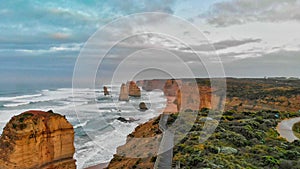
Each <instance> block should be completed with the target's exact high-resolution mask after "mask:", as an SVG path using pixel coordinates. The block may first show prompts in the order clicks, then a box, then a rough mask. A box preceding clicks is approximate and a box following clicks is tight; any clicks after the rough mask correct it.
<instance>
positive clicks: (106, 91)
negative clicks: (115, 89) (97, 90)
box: [103, 86, 109, 96]
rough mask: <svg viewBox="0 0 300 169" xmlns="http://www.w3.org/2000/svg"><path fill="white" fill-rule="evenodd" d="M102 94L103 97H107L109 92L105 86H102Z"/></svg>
mask: <svg viewBox="0 0 300 169" xmlns="http://www.w3.org/2000/svg"><path fill="white" fill-rule="evenodd" d="M103 93H104V96H107V95H109V91H108V90H107V87H106V86H103Z"/></svg>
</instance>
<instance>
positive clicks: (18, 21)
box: [0, 0, 300, 80]
mask: <svg viewBox="0 0 300 169" xmlns="http://www.w3.org/2000/svg"><path fill="white" fill-rule="evenodd" d="M0 1H1V2H0V17H1V21H0V60H1V61H2V62H3V63H4V62H5V63H8V61H7V60H8V59H7V58H8V57H10V58H13V57H15V59H16V61H15V62H18V60H19V58H20V57H21V58H28V59H27V61H28V62H30V60H32V63H35V62H36V60H40V59H36V58H47V57H52V58H55V60H60V58H65V57H70V58H72V59H71V61H70V64H69V65H68V66H67V67H68V68H70V67H72V65H73V66H74V63H75V61H74V59H76V58H77V57H78V55H79V53H80V51H81V50H82V48H83V47H84V45H85V43H86V42H87V40H88V39H89V38H90V37H91V36H92V35H94V33H95V32H96V31H97V30H98V29H100V28H102V27H103V26H105V25H107V24H109V23H111V22H112V21H114V20H116V19H120V18H122V17H123V16H127V15H130V14H135V13H142V12H160V13H166V14H170V15H173V16H176V17H178V18H181V19H183V20H186V21H187V22H189V23H190V24H192V25H194V26H195V27H197V28H198V29H199V30H200V31H201V32H202V34H203V35H202V36H201V38H202V40H203V39H205V40H207V41H208V42H209V44H210V45H212V46H213V47H214V49H215V52H216V53H217V55H218V56H219V57H220V59H221V61H222V64H223V66H224V71H225V75H226V76H238V77H264V76H295V77H300V69H299V63H300V57H299V54H300V33H299V30H300V0H284V1H283V0H201V1H200V0H151V1H150V0H85V1H71V0H69V1H68V0H53V1H41V0H40V1H38V0H27V1H22V0H14V1H4V0H0ZM160 22H161V18H155V17H153V18H152V20H149V21H147V22H146V23H147V24H148V25H150V24H152V25H151V26H153V27H155V26H161V24H162V23H160ZM173 24H174V23H173ZM177 26H178V25H177ZM177 26H176V25H175V27H174V25H169V27H165V28H164V29H165V30H170V31H172V29H174V28H175V29H178V27H177ZM119 28H120V29H122V30H123V29H125V28H124V27H122V26H120V27H119ZM127 29H128V30H127V31H128V32H133V30H132V29H135V28H132V27H128V28H127ZM128 32H125V33H128ZM189 33H190V32H189V30H186V31H185V33H184V34H185V35H186V40H185V42H186V43H187V44H188V46H192V47H193V49H194V50H195V51H196V52H199V53H201V52H205V51H207V46H206V45H205V44H202V43H201V41H199V39H200V40H201V38H198V37H191V36H190V35H189ZM107 36H108V37H99V39H100V40H99V43H100V42H106V43H107V42H108V39H109V38H110V37H109V36H113V34H108V35H107ZM101 38H102V39H101ZM197 38H198V41H197V40H195V39H197ZM126 43H127V44H126ZM147 43H148V44H149V43H151V44H156V45H158V46H164V47H165V49H169V50H171V51H173V52H175V53H177V54H178V55H180V57H182V58H183V60H184V62H186V63H187V64H189V65H190V66H191V67H193V66H194V67H197V65H193V64H194V62H195V60H193V59H190V58H189V57H188V56H185V54H187V53H189V52H190V49H188V48H186V47H184V46H182V44H180V43H178V42H176V41H175V40H170V39H168V38H166V37H163V36H161V35H151V36H146V37H142V36H140V37H139V38H132V39H128V40H127V42H124V43H123V45H120V46H121V47H119V49H118V50H115V52H112V53H113V55H114V58H113V59H110V60H109V59H108V60H107V62H108V65H109V63H110V62H114V61H115V58H118V57H121V56H122V55H123V52H124V50H127V49H126V48H129V49H130V48H134V49H135V50H136V49H139V48H140V46H141V44H145V45H146V44H147ZM161 57H163V54H161ZM189 59H190V60H189ZM9 60H10V62H9V63H12V64H11V65H9V64H8V65H6V67H8V66H11V67H13V68H10V70H12V69H14V68H15V69H18V66H19V64H16V63H14V62H13V61H11V59H9ZM12 60H13V59H12ZM58 62H59V61H58ZM159 62H160V60H159V59H157V63H159ZM39 63H40V62H39ZM39 63H36V64H34V65H29V66H37V65H38V64H39ZM58 65H59V63H58ZM70 65H71V66H70ZM62 67H63V65H62ZM112 67H113V66H112ZM49 69H51V68H49ZM111 69H112V68H111V67H110V66H106V67H105V68H103V71H110V70H111ZM0 71H1V72H0V77H1V78H2V77H7V78H9V77H8V76H14V75H15V74H10V73H7V72H8V70H7V69H5V68H3V67H2V68H0ZM1 74H2V75H1ZM69 74H70V73H69ZM69 74H68V75H69ZM199 76H201V75H200V74H199ZM204 76H205V75H204ZM34 77H35V76H32V78H34ZM15 80H16V79H15Z"/></svg>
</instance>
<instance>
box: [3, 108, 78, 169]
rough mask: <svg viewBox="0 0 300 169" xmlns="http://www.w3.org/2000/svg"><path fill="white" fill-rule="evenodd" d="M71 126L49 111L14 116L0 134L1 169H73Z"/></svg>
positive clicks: (62, 117)
mask: <svg viewBox="0 0 300 169" xmlns="http://www.w3.org/2000/svg"><path fill="white" fill-rule="evenodd" d="M74 152H75V148H74V129H73V126H72V125H71V124H70V123H69V122H68V121H67V120H66V118H65V117H64V116H61V115H59V114H56V113H53V112H52V111H49V112H44V111H27V112H25V113H22V114H20V115H18V116H14V117H13V118H12V119H11V120H10V121H9V122H8V123H7V125H6V126H5V127H4V129H3V133H2V136H1V137H0V168H1V169H19V168H22V169H37V168H38V169H76V165H75V160H74V159H73V155H74Z"/></svg>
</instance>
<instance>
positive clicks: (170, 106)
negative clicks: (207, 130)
mask: <svg viewBox="0 0 300 169" xmlns="http://www.w3.org/2000/svg"><path fill="white" fill-rule="evenodd" d="M165 97H166V99H167V100H166V103H167V104H166V108H164V110H163V112H162V114H163V113H170V114H172V113H176V112H177V105H176V104H174V100H175V99H176V97H175V96H165ZM157 117H159V116H157ZM157 117H154V118H151V119H149V120H148V121H147V122H149V121H151V120H153V119H155V118H157ZM147 122H145V123H147ZM145 123H143V124H140V125H138V126H137V127H136V128H139V127H140V126H141V125H144V124H145ZM133 132H134V131H133ZM127 137H128V136H127ZM125 144H126V143H125ZM121 146H122V145H121ZM109 164H110V162H108V163H100V164H97V165H95V166H91V167H88V168H85V169H104V168H107V167H108V166H109Z"/></svg>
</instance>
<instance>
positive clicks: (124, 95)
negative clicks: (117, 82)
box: [119, 83, 129, 101]
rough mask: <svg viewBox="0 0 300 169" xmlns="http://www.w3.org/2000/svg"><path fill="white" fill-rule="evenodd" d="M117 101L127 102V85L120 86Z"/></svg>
mask: <svg viewBox="0 0 300 169" xmlns="http://www.w3.org/2000/svg"><path fill="white" fill-rule="evenodd" d="M119 100H120V101H128V100H129V93H128V88H127V85H125V84H124V83H123V84H122V85H121V89H120V95H119Z"/></svg>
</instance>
